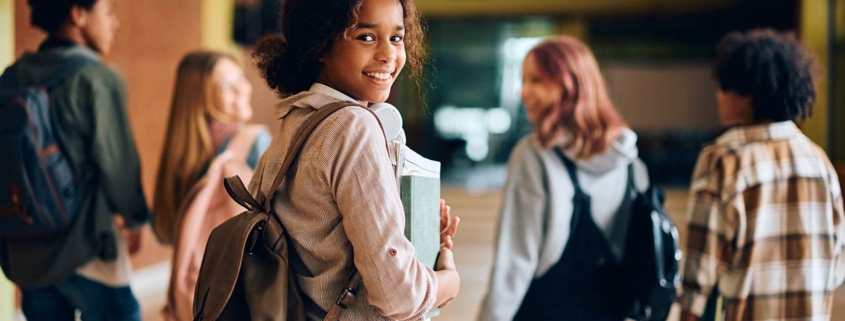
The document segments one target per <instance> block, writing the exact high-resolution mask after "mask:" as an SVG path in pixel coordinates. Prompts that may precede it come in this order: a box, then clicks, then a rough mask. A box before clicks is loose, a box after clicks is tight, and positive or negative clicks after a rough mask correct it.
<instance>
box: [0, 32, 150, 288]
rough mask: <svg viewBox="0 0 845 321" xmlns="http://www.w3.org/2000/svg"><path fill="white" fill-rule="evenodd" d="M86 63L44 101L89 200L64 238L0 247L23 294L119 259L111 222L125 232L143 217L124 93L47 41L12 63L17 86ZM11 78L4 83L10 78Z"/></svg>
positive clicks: (115, 81)
mask: <svg viewBox="0 0 845 321" xmlns="http://www.w3.org/2000/svg"><path fill="white" fill-rule="evenodd" d="M75 55H89V56H92V57H95V58H97V60H98V61H97V62H95V63H92V64H89V65H87V66H85V67H83V68H82V69H81V70H80V71H79V72H77V73H76V74H75V75H73V76H71V77H69V78H68V79H66V80H65V81H63V82H62V84H60V85H59V86H58V87H56V88H55V89H54V90H53V91H52V92H51V93H50V100H51V105H50V108H51V110H50V116H51V119H52V121H53V125H54V129H55V131H56V136H57V138H58V140H59V142H60V143H61V146H62V148H63V151H64V152H65V154H66V155H67V156H68V158H69V159H70V161H71V163H72V164H73V167H74V170H75V172H76V173H77V174H78V175H79V176H80V177H82V178H83V180H88V182H90V184H91V186H92V187H93V188H92V189H91V191H92V192H91V193H90V194H89V195H88V196H87V199H86V200H85V203H84V206H83V207H82V213H80V215H79V216H77V219H76V221H74V222H72V223H71V226H70V228H68V229H67V230H66V231H64V232H62V233H59V234H57V235H53V236H50V237H46V238H40V239H33V240H19V239H0V265H2V267H3V271H4V272H5V273H6V276H7V277H8V278H9V279H10V280H12V281H13V282H15V283H16V284H17V285H19V286H21V287H36V286H46V285H51V284H56V283H59V282H61V281H62V280H64V279H65V278H66V277H68V276H69V275H70V274H72V273H74V271H75V270H76V269H77V268H78V267H80V266H82V265H83V264H85V263H88V262H89V261H91V259H93V258H94V257H95V256H99V257H100V258H101V259H103V260H107V261H108V260H114V259H115V258H116V256H117V247H116V243H115V238H116V237H120V235H115V233H114V232H113V230H112V219H113V218H112V216H113V215H114V214H120V215H122V216H123V218H124V219H125V221H126V223H127V225H128V226H129V227H138V226H140V225H143V224H144V222H145V221H146V220H147V218H148V217H149V210H148V208H147V202H146V199H145V198H144V194H143V191H142V188H141V166H140V160H139V159H138V153H137V150H136V148H135V142H134V141H133V138H132V131H131V129H130V127H129V120H128V118H127V114H126V86H125V84H124V82H123V79H122V78H121V77H120V76H119V75H118V74H117V73H116V72H115V71H114V70H112V69H110V68H109V67H107V66H106V65H104V64H102V63H101V62H99V58H98V55H97V54H96V53H95V52H94V51H92V50H90V49H89V48H87V47H83V46H77V45H73V44H71V43H68V42H65V41H61V40H56V39H51V40H48V41H47V42H45V44H44V45H42V48H41V49H40V50H39V52H37V53H27V54H24V56H23V57H22V58H21V59H20V60H19V61H18V62H17V64H19V65H18V66H19V67H18V69H17V70H18V74H17V75H14V76H18V77H20V78H19V79H20V80H21V83H23V84H37V83H42V82H43V81H45V80H46V78H47V77H49V76H50V75H51V74H52V73H54V70H55V69H56V68H57V67H58V66H59V65H60V64H61V63H62V62H63V61H65V60H67V59H69V58H70V57H73V56H75ZM9 76H13V75H4V77H9Z"/></svg>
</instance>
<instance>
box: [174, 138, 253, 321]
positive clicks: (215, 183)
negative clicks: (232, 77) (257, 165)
mask: <svg viewBox="0 0 845 321" xmlns="http://www.w3.org/2000/svg"><path fill="white" fill-rule="evenodd" d="M263 130H265V127H264V126H259V125H247V126H245V127H244V128H242V129H240V130H239V131H238V132H237V133H235V136H234V137H232V139H231V140H230V141H229V145H228V146H227V148H226V151H224V152H223V153H221V154H220V155H218V156H217V157H215V158H214V160H213V161H212V162H211V164H210V165H209V167H208V171H207V172H206V174H205V176H204V177H203V178H202V179H200V181H199V182H197V183H196V184H194V186H193V188H191V190H190V191H189V192H188V194H187V195H186V196H185V199H184V200H183V201H182V204H181V205H180V208H179V211H178V212H177V216H176V222H175V227H174V238H173V258H172V262H171V263H172V266H171V274H170V285H169V287H168V289H167V303H166V305H165V307H164V310H163V311H162V313H163V314H164V318H165V320H168V321H190V320H192V319H193V311H192V310H193V302H194V292H195V291H194V290H195V288H196V283H197V278H198V277H199V269H200V265H201V264H202V257H203V253H204V252H205V246H206V242H208V237H209V235H211V231H212V230H213V229H214V228H215V227H217V226H218V225H220V224H222V223H223V222H225V221H226V220H228V219H230V218H232V217H235V216H236V215H238V214H239V213H240V212H242V208H241V207H240V205H238V203H236V202H235V201H233V200H232V199H231V198H229V196H228V194H227V193H226V189H225V187H224V186H223V179H224V178H225V177H228V176H236V175H237V176H241V177H252V172H253V171H252V169H251V168H250V167H249V165H247V163H246V161H247V157H249V153H250V151H251V149H252V146H253V144H254V143H255V138H256V136H258V134H259V133H260V132H261V131H263Z"/></svg>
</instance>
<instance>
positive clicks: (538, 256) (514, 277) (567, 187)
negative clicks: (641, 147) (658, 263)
mask: <svg viewBox="0 0 845 321" xmlns="http://www.w3.org/2000/svg"><path fill="white" fill-rule="evenodd" d="M564 153H565V154H566V155H567V157H568V158H569V159H575V157H574V153H573V152H572V151H564ZM632 162H633V163H634V180H635V185H636V187H637V189H638V190H640V191H644V190H645V189H646V188H648V184H649V182H648V172H647V170H646V167H645V165H644V164H642V162H640V161H639V159H637V135H636V134H635V133H634V132H633V131H631V130H629V129H625V130H623V131H622V132H621V134H620V136H619V138H618V139H617V141H616V142H615V143H614V144H613V145H612V146H611V147H610V148H609V149H608V150H607V151H605V152H604V153H602V154H599V155H596V156H593V157H591V158H589V159H586V160H576V161H575V163H576V165H577V167H578V180H579V182H580V184H581V188H582V189H583V190H584V192H585V193H587V194H588V195H590V196H591V200H592V203H591V206H592V217H593V220H594V221H595V222H596V225H598V227H599V229H601V230H602V232H603V233H604V234H605V237H606V238H607V240H608V243H609V245H610V249H611V251H612V252H613V254H614V255H615V256H616V257H617V259H619V258H621V257H622V254H623V250H624V241H625V236H626V233H625V232H626V230H627V224H628V218H629V217H628V215H625V214H627V212H628V211H626V210H625V209H627V208H629V207H630V206H631V204H630V203H631V202H630V198H628V197H624V196H625V191H626V188H627V185H628V184H627V183H628V165H629V164H631V163H632ZM574 195H575V190H574V187H573V185H572V181H571V179H570V178H569V174H568V173H567V171H566V167H565V166H564V165H563V162H562V161H561V159H560V157H559V156H558V155H557V153H555V152H554V151H553V150H551V149H546V148H542V147H540V145H539V143H538V141H537V137H536V135H535V134H531V135H529V136H527V137H525V138H523V139H522V140H521V141H520V142H519V143H518V144H517V146H516V147H515V148H514V150H513V152H512V153H511V157H510V161H509V163H508V179H507V183H506V184H505V189H504V195H503V203H502V207H501V212H500V215H501V216H500V220H499V226H498V235H497V239H496V243H495V244H496V249H495V258H494V261H493V269H492V271H491V275H490V283H489V287H488V290H487V294H486V296H485V298H484V301H483V304H482V307H481V312H480V315H479V320H484V321H487V320H512V319H513V317H514V315H516V312H517V310H518V309H519V307H520V306H521V304H522V299H523V297H524V296H525V294H526V293H527V291H528V287H529V285H531V281H532V280H534V279H535V278H539V277H541V276H543V275H544V274H545V273H546V272H547V271H548V270H549V268H551V267H552V266H553V265H555V264H556V263H557V262H558V260H559V259H560V257H561V255H562V254H563V250H564V248H565V247H566V243H567V241H568V240H569V226H570V221H571V219H572V197H573V196H574Z"/></svg>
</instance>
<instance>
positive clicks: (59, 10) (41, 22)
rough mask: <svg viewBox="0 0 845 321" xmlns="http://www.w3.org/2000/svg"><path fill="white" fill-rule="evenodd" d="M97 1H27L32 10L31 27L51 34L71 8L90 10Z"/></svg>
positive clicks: (60, 24) (67, 16)
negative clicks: (78, 7) (77, 7)
mask: <svg viewBox="0 0 845 321" xmlns="http://www.w3.org/2000/svg"><path fill="white" fill-rule="evenodd" d="M97 1H99V0H27V2H28V3H29V6H30V7H31V8H32V15H31V16H30V22H31V23H32V25H33V26H36V27H38V28H41V29H42V30H44V31H46V32H47V33H49V34H52V33H54V32H56V31H58V30H59V28H61V26H62V24H64V23H65V21H67V19H68V18H69V17H70V10H71V9H72V8H73V6H75V5H76V6H80V7H82V8H85V10H91V8H93V7H94V5H95V4H97Z"/></svg>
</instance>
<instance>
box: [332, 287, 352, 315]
mask: <svg viewBox="0 0 845 321" xmlns="http://www.w3.org/2000/svg"><path fill="white" fill-rule="evenodd" d="M354 302H355V290H353V289H350V288H346V289H345V290H343V293H341V294H340V298H338V299H337V302H335V304H337V306H339V307H341V308H342V309H344V310H346V309H348V308H349V306H350V305H352V303H354Z"/></svg>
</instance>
